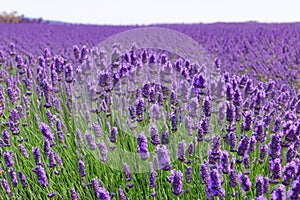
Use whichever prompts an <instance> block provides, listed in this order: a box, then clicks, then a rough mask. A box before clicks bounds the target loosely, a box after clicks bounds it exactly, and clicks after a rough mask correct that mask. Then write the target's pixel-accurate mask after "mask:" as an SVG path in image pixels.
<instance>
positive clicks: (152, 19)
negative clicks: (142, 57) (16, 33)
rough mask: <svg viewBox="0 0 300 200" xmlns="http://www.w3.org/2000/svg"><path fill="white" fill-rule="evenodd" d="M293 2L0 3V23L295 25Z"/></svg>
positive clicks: (19, 0) (93, 0)
mask: <svg viewBox="0 0 300 200" xmlns="http://www.w3.org/2000/svg"><path fill="white" fill-rule="evenodd" d="M299 4H300V3H299V1H297V0H285V1H279V0H273V1H270V0H265V1H261V0H252V1H244V0H185V1H181V0H180V1H179V0H146V1H145V0H126V1H124V0H84V1H82V0H72V1H71V0H63V1H62V0H51V1H50V0H26V1H22V0H0V13H1V16H0V20H1V21H2V22H7V21H9V22H15V23H17V22H20V21H23V22H25V21H26V20H27V21H28V20H33V19H34V20H36V21H41V20H42V19H43V20H44V21H48V22H49V23H59V22H69V23H84V24H102V25H108V24H110V25H143V24H157V23H213V22H246V21H257V22H299V21H300V12H299Z"/></svg>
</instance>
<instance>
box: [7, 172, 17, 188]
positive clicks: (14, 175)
mask: <svg viewBox="0 0 300 200" xmlns="http://www.w3.org/2000/svg"><path fill="white" fill-rule="evenodd" d="M8 173H9V176H10V178H11V182H12V185H13V186H14V187H17V185H18V179H17V174H16V172H14V170H13V169H12V168H9V169H8Z"/></svg>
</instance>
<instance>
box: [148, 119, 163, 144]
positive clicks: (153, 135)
mask: <svg viewBox="0 0 300 200" xmlns="http://www.w3.org/2000/svg"><path fill="white" fill-rule="evenodd" d="M148 131H149V133H150V142H151V144H153V145H155V146H156V145H159V144H160V140H159V135H158V130H157V128H156V125H155V124H153V125H152V126H150V127H149V129H148Z"/></svg>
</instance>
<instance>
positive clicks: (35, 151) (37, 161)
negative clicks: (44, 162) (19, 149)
mask: <svg viewBox="0 0 300 200" xmlns="http://www.w3.org/2000/svg"><path fill="white" fill-rule="evenodd" d="M32 154H33V158H34V161H35V164H36V165H40V164H41V153H40V148H39V147H32Z"/></svg>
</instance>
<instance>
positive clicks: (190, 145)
mask: <svg viewBox="0 0 300 200" xmlns="http://www.w3.org/2000/svg"><path fill="white" fill-rule="evenodd" d="M193 151H194V144H193V142H190V144H189V147H188V154H189V157H192V156H193Z"/></svg>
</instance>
